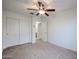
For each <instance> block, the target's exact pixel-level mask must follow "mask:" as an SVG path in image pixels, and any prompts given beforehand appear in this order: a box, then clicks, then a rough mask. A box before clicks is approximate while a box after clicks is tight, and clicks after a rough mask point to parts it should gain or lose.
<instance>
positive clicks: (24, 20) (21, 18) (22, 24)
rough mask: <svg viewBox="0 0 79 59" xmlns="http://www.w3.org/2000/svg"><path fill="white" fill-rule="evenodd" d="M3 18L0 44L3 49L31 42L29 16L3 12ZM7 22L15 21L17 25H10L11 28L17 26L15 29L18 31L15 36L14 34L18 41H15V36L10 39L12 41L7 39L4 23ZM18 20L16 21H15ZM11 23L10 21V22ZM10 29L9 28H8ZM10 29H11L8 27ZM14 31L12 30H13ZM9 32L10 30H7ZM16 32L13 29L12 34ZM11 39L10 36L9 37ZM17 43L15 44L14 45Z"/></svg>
mask: <svg viewBox="0 0 79 59" xmlns="http://www.w3.org/2000/svg"><path fill="white" fill-rule="evenodd" d="M2 14H3V17H2V30H3V31H2V42H3V43H2V44H3V49H4V48H6V47H9V46H14V45H18V44H24V43H28V42H31V18H30V16H29V15H27V14H26V15H24V14H20V13H16V12H10V11H5V10H3V13H2ZM6 19H7V20H10V19H11V20H12V19H13V20H15V22H17V23H12V25H11V26H17V27H16V28H17V29H18V28H19V29H18V32H17V34H14V35H15V36H17V37H18V39H15V36H14V37H12V39H11V40H10V39H8V38H7V31H8V30H7V25H6V23H8V25H9V22H7V21H6ZM16 20H18V21H16ZM10 22H11V21H10ZM9 27H10V26H9ZM10 28H12V27H10ZM13 29H14V28H13ZM9 31H10V32H11V30H9ZM15 31H16V30H15V29H14V31H13V32H15ZM9 37H11V36H9ZM16 43H17V44H16Z"/></svg>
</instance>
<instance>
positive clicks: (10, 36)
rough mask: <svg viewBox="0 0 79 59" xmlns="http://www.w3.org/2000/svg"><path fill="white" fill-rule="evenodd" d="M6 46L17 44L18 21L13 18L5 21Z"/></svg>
mask: <svg viewBox="0 0 79 59" xmlns="http://www.w3.org/2000/svg"><path fill="white" fill-rule="evenodd" d="M6 36H7V46H14V45H17V44H19V20H18V19H14V18H7V19H6Z"/></svg>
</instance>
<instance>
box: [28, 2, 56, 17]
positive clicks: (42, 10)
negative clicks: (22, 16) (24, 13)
mask: <svg viewBox="0 0 79 59" xmlns="http://www.w3.org/2000/svg"><path fill="white" fill-rule="evenodd" d="M37 4H38V9H34V8H27V10H33V11H36V16H38V15H46V16H49V14H48V13H47V12H55V9H46V8H45V5H44V4H43V3H42V2H40V1H38V2H37ZM30 14H32V15H33V14H35V13H33V12H30Z"/></svg>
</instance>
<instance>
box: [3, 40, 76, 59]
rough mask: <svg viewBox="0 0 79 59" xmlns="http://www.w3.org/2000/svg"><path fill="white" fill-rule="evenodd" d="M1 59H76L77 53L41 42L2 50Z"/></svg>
mask: <svg viewBox="0 0 79 59" xmlns="http://www.w3.org/2000/svg"><path fill="white" fill-rule="evenodd" d="M3 59H77V53H76V52H74V51H71V50H68V49H65V48H62V47H59V46H56V45H54V44H50V43H47V42H43V41H41V42H37V43H35V44H31V43H27V44H22V45H17V46H13V47H9V48H7V49H5V50H3Z"/></svg>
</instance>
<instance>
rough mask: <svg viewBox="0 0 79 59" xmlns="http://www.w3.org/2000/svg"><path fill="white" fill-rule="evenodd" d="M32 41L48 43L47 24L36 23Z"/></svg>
mask: <svg viewBox="0 0 79 59" xmlns="http://www.w3.org/2000/svg"><path fill="white" fill-rule="evenodd" d="M34 25H35V27H34V32H33V36H34V37H33V38H32V40H33V41H35V42H39V41H47V22H43V21H35V24H34Z"/></svg>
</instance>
